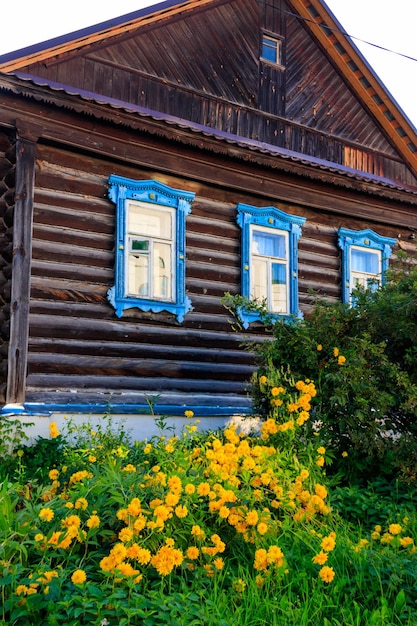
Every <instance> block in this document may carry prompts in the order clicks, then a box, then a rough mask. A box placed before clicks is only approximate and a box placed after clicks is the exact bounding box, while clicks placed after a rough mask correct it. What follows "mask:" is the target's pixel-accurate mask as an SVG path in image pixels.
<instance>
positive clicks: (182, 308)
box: [107, 174, 195, 323]
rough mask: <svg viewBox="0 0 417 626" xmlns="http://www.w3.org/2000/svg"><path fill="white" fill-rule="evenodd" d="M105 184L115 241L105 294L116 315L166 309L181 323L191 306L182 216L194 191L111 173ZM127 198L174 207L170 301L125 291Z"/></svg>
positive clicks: (189, 206) (186, 213)
mask: <svg viewBox="0 0 417 626" xmlns="http://www.w3.org/2000/svg"><path fill="white" fill-rule="evenodd" d="M108 183H109V191H108V195H109V198H110V200H112V201H113V202H114V203H115V205H116V242H115V284H114V286H113V287H111V288H110V289H109V291H108V292H107V297H108V299H109V301H110V303H111V304H112V306H113V307H114V308H115V311H116V315H117V316H118V317H121V316H122V315H123V311H124V310H125V309H131V308H134V307H136V308H138V309H140V310H141V311H145V312H148V311H151V312H153V313H160V312H161V311H167V312H169V313H172V314H173V315H175V317H176V318H177V320H178V322H180V323H181V322H182V321H183V320H184V316H185V314H186V313H187V312H188V311H190V310H191V309H192V306H191V301H190V299H189V298H188V296H187V295H186V293H185V253H186V248H185V221H186V216H187V215H188V214H189V213H191V202H192V201H193V199H194V196H195V194H194V193H192V192H188V191H183V190H180V189H173V188H172V187H168V186H167V185H164V184H162V183H160V182H158V181H155V180H132V179H130V178H124V177H122V176H117V175H115V174H112V175H111V176H110V177H109V179H108ZM130 200H134V201H135V200H136V201H138V202H141V203H149V204H150V205H151V206H152V205H154V206H155V207H157V206H159V207H168V208H170V209H173V210H174V215H175V218H174V229H173V230H174V239H173V257H174V258H173V268H174V277H173V281H174V283H173V285H172V301H171V300H170V301H169V302H168V301H165V300H158V299H153V298H141V297H139V296H132V295H129V294H128V293H127V276H126V263H127V254H128V241H127V217H128V206H129V204H128V203H129V201H130Z"/></svg>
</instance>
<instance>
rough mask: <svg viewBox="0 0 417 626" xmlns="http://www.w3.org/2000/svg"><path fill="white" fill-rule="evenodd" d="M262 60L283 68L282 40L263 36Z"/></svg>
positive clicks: (266, 35)
mask: <svg viewBox="0 0 417 626" xmlns="http://www.w3.org/2000/svg"><path fill="white" fill-rule="evenodd" d="M261 60H262V61H266V62H267V63H272V64H273V65H279V66H280V67H282V39H280V38H279V37H275V36H273V35H269V34H267V33H264V34H263V35H262V49H261Z"/></svg>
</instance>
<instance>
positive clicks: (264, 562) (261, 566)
mask: <svg viewBox="0 0 417 626" xmlns="http://www.w3.org/2000/svg"><path fill="white" fill-rule="evenodd" d="M267 554H268V553H267V551H266V550H265V549H264V548H259V549H258V550H256V551H255V560H254V563H253V567H254V568H255V569H256V570H259V571H263V570H266V569H268V558H267Z"/></svg>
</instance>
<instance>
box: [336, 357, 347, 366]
mask: <svg viewBox="0 0 417 626" xmlns="http://www.w3.org/2000/svg"><path fill="white" fill-rule="evenodd" d="M337 362H338V364H339V365H344V364H345V363H346V357H345V356H342V355H340V356H339V358H338V359H337Z"/></svg>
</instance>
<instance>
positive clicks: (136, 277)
mask: <svg viewBox="0 0 417 626" xmlns="http://www.w3.org/2000/svg"><path fill="white" fill-rule="evenodd" d="M148 269H149V256H148V255H147V254H138V255H134V254H130V255H129V267H128V293H129V294H130V295H140V296H143V297H147V296H149V279H148Z"/></svg>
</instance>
